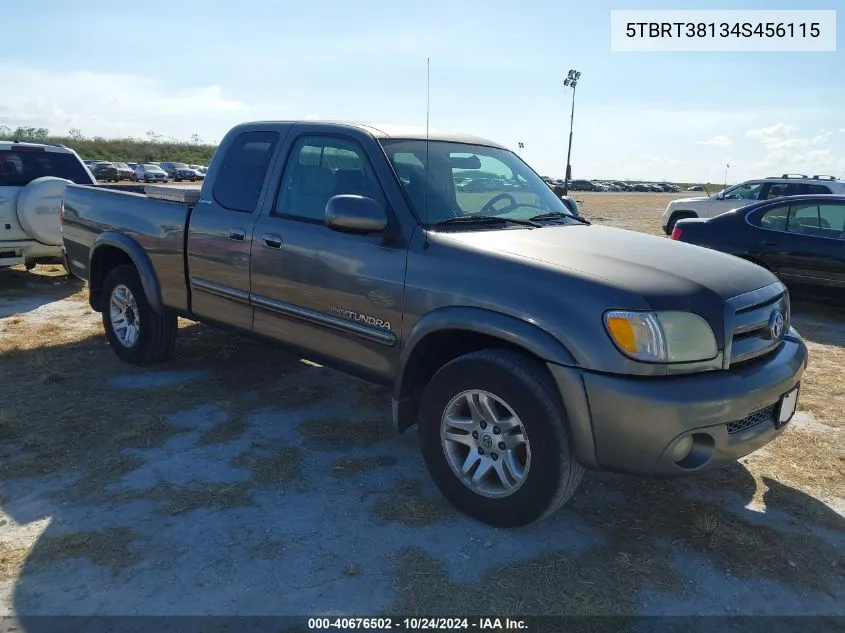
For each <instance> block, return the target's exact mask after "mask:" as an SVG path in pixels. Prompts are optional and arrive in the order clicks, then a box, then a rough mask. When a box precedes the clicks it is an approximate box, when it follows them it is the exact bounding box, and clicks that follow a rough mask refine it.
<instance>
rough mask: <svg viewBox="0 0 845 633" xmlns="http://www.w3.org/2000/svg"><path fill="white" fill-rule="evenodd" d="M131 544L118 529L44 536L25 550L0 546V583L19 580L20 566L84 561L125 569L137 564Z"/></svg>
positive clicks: (124, 531)
mask: <svg viewBox="0 0 845 633" xmlns="http://www.w3.org/2000/svg"><path fill="white" fill-rule="evenodd" d="M134 540H135V534H134V533H133V532H132V530H130V529H128V528H122V527H121V528H112V529H109V530H106V531H104V532H74V533H71V534H62V535H60V536H45V537H42V538H41V539H39V540H38V541H36V542H34V543H32V544H30V545H28V546H22V545H15V544H11V543H0V580H11V579H15V578H17V577H19V576H20V573H21V570H22V569H23V566H24V564H30V565H33V566H42V565H46V564H49V563H54V562H57V561H61V560H67V559H71V558H86V559H88V560H90V561H91V562H92V563H94V564H95V565H100V566H102V567H111V568H112V569H121V568H124V567H129V566H131V565H133V564H134V563H135V562H136V561H137V560H138V556H137V554H136V553H135V552H133V551H132V549H131V544H132V542H133V541H134Z"/></svg>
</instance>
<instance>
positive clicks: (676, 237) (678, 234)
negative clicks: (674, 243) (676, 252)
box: [672, 226, 681, 240]
mask: <svg viewBox="0 0 845 633" xmlns="http://www.w3.org/2000/svg"><path fill="white" fill-rule="evenodd" d="M672 239H673V240H679V239H681V228H680V227H678V226H676V227H675V228H674V229H672Z"/></svg>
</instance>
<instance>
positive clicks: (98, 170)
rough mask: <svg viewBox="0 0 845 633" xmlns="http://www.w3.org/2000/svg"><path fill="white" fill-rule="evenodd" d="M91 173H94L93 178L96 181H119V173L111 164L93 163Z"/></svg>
mask: <svg viewBox="0 0 845 633" xmlns="http://www.w3.org/2000/svg"><path fill="white" fill-rule="evenodd" d="M91 171H92V172H93V173H94V177H95V178H96V179H97V180H104V181H110V182H117V181H119V180H120V172H119V171H118V170H117V167H115V166H114V164H113V163H106V162H100V163H94V166H93V167H92V168H91Z"/></svg>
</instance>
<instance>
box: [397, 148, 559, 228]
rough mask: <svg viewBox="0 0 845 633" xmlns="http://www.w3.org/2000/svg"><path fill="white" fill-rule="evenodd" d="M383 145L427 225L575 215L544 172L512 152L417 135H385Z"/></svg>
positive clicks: (411, 201) (407, 192)
mask: <svg viewBox="0 0 845 633" xmlns="http://www.w3.org/2000/svg"><path fill="white" fill-rule="evenodd" d="M381 145H382V147H383V148H384V150H385V153H386V154H387V157H388V159H389V160H390V163H391V165H392V167H393V169H394V171H395V172H396V175H397V177H398V178H399V181H400V182H401V183H402V187H403V188H404V190H405V193H406V195H407V197H408V200H409V201H410V203H411V207H412V209H413V211H414V213H415V214H416V216H417V218H418V219H419V220H420V221H421V222H422V223H423V224H424V225H433V224H437V223H439V222H444V221H448V220H451V219H453V218H461V217H467V218H471V217H473V216H496V217H500V218H503V219H513V220H525V219H528V218H530V217H532V216H536V215H541V214H544V213H550V212H555V213H560V214H563V215H565V216H572V213H571V212H570V211H569V209H568V207H567V206H566V205H565V204H564V203H563V201H562V200H561V199H560V198H558V197H557V196H556V195H555V194H554V192H553V191H552V190H551V189H550V188H549V187H548V185H546V183H545V182H543V180H542V179H541V178H540V176H538V175H537V174H536V173H535V172H534V171H533V170H532V169H531V168H530V167H528V165H526V164H525V163H524V162H522V160H521V159H520V158H519V157H517V155H516V154H514V153H513V152H510V151H508V150H505V149H500V148H496V147H487V146H484V145H474V144H465V143H453V142H449V141H428V142H427V141H425V140H416V139H414V140H411V139H407V140H406V139H382V140H381Z"/></svg>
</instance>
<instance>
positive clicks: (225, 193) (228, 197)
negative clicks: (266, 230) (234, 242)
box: [212, 131, 279, 213]
mask: <svg viewBox="0 0 845 633" xmlns="http://www.w3.org/2000/svg"><path fill="white" fill-rule="evenodd" d="M278 142H279V134H278V132H265V131H254V132H241V133H240V134H238V136H237V137H236V138H235V140H234V141H233V142H232V144H231V145H230V146H229V149H228V150H227V151H226V156H225V157H224V158H223V161H222V163H221V165H220V167H219V169H218V171H217V176H216V178H215V180H214V189H213V191H212V193H213V195H214V199H215V200H216V201H217V202H218V203H219V204H220V205H221V206H223V207H225V208H226V209H229V210H231V211H240V212H241V213H252V212H253V211H255V208H256V207H257V206H258V199H259V198H260V197H261V189H262V187H263V186H264V180H265V178H266V177H267V170H268V169H269V167H270V159H271V158H272V157H273V152H274V151H275V149H276V145H277V144H278Z"/></svg>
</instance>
